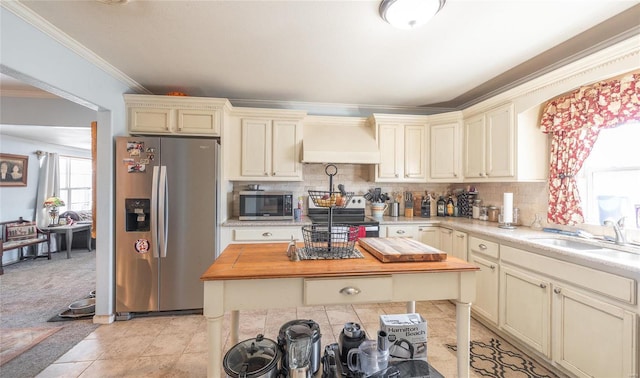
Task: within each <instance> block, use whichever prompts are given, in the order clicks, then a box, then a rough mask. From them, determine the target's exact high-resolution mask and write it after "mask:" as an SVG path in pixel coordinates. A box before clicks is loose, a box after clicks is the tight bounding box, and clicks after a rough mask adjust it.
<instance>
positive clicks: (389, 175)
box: [374, 114, 427, 182]
mask: <svg viewBox="0 0 640 378" xmlns="http://www.w3.org/2000/svg"><path fill="white" fill-rule="evenodd" d="M374 119H375V122H376V128H377V140H378V147H379V149H380V164H376V165H375V168H374V170H375V181H376V182H426V180H427V169H426V165H427V122H426V117H422V116H389V115H380V114H374Z"/></svg>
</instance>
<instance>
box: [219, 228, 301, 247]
mask: <svg viewBox="0 0 640 378" xmlns="http://www.w3.org/2000/svg"><path fill="white" fill-rule="evenodd" d="M292 237H293V238H294V239H295V240H297V241H298V242H302V226H253V227H252V226H246V227H221V228H220V248H221V251H223V250H224V249H225V248H226V247H227V246H228V245H229V244H237V243H280V242H288V241H290V240H291V238H292Z"/></svg>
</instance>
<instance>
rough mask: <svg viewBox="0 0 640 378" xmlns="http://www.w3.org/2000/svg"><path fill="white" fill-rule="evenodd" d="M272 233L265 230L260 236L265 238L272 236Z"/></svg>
mask: <svg viewBox="0 0 640 378" xmlns="http://www.w3.org/2000/svg"><path fill="white" fill-rule="evenodd" d="M272 235H273V234H272V233H270V232H265V233H263V234H262V236H264V237H265V238H268V237H269V236H272Z"/></svg>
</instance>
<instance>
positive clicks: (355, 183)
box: [232, 164, 640, 242]
mask: <svg viewBox="0 0 640 378" xmlns="http://www.w3.org/2000/svg"><path fill="white" fill-rule="evenodd" d="M336 166H337V168H338V173H337V174H336V176H334V178H333V183H334V185H335V187H336V190H337V187H338V184H343V185H344V186H345V189H346V190H347V191H350V192H354V193H356V194H364V193H366V192H367V191H368V190H369V189H371V188H374V187H380V188H381V189H382V192H383V193H389V195H391V193H393V192H398V193H403V192H406V191H411V192H413V193H414V194H416V195H422V194H423V193H424V191H425V190H427V191H429V192H435V193H436V194H438V195H439V194H445V193H447V192H448V191H451V190H454V189H459V188H467V186H474V187H475V188H476V190H477V191H478V192H479V194H478V198H479V199H481V200H482V203H483V204H484V205H495V206H498V207H500V206H501V205H502V195H503V193H505V192H508V193H513V206H514V207H517V208H518V209H520V222H519V223H520V224H521V225H523V226H529V225H531V223H532V222H533V220H534V217H535V215H536V214H539V215H540V220H541V224H542V226H543V227H557V228H562V229H568V230H575V229H576V228H580V229H584V230H586V231H589V232H591V233H593V234H596V235H603V234H605V235H610V236H613V230H612V228H611V227H603V226H598V225H580V226H579V227H570V226H558V225H555V224H551V225H550V224H549V223H547V205H548V196H549V191H548V187H547V183H546V182H518V183H515V182H502V183H473V184H467V183H454V184H446V183H444V184H441V183H424V184H411V183H407V184H402V183H375V182H374V181H373V171H372V166H370V165H364V164H336ZM303 169H304V172H303V174H304V181H300V182H268V181H264V182H261V181H255V182H240V181H236V182H233V195H232V198H233V206H232V214H233V216H234V217H237V216H238V214H239V209H238V201H237V197H238V192H240V191H242V190H246V189H247V185H248V184H260V188H261V189H264V190H283V191H291V192H292V193H293V195H294V198H298V197H303V199H304V200H303V203H304V207H305V210H304V212H305V213H306V206H307V197H308V194H307V191H308V190H328V189H329V177H328V176H327V175H326V174H325V171H324V170H325V166H324V165H323V164H305V165H303ZM367 214H370V209H369V208H367ZM626 232H627V235H628V237H631V238H632V239H631V240H636V241H638V242H640V230H638V229H628V230H626Z"/></svg>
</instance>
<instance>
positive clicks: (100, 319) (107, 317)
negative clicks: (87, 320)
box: [93, 314, 116, 324]
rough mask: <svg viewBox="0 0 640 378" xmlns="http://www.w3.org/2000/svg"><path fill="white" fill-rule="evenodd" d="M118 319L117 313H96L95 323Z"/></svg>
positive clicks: (108, 322) (109, 322) (110, 321)
mask: <svg viewBox="0 0 640 378" xmlns="http://www.w3.org/2000/svg"><path fill="white" fill-rule="evenodd" d="M115 321H116V316H115V314H111V315H94V316H93V323H94V324H111V323H113V322H115Z"/></svg>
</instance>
